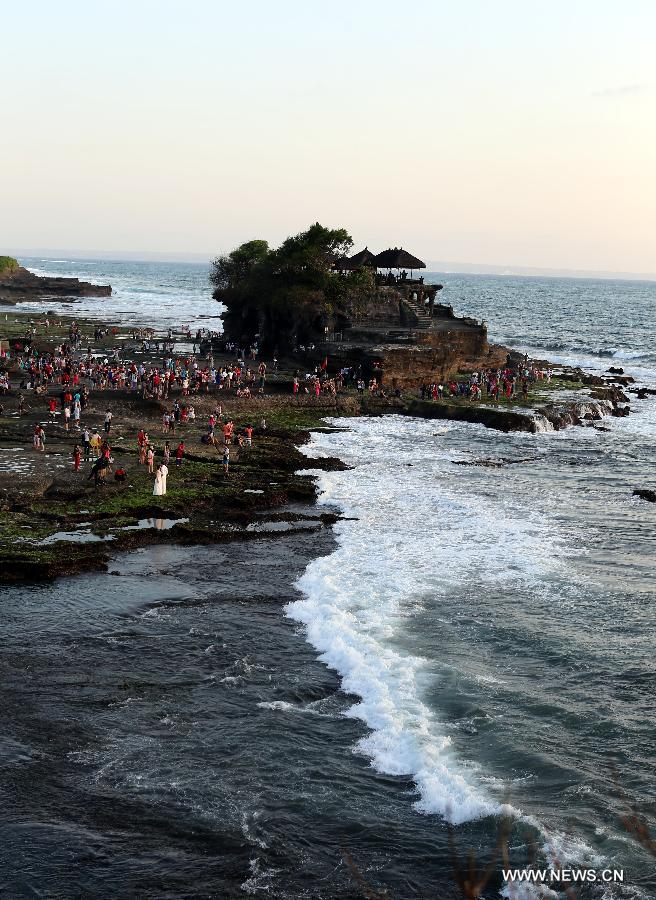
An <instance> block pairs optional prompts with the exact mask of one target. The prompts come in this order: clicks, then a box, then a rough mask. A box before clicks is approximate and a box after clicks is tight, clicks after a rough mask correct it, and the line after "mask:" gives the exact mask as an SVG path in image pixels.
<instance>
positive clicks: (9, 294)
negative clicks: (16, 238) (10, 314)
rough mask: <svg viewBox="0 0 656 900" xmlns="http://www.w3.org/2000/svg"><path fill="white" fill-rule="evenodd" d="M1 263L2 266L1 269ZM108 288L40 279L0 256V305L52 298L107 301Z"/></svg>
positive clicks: (110, 291) (56, 279) (100, 285)
mask: <svg viewBox="0 0 656 900" xmlns="http://www.w3.org/2000/svg"><path fill="white" fill-rule="evenodd" d="M3 263H4V265H3ZM111 293H112V288H111V285H109V284H91V283H90V282H88V281H80V280H79V279H78V278H57V277H41V276H39V275H33V274H32V272H28V270H27V269H24V268H23V266H20V265H19V264H18V263H17V262H16V260H15V259H11V257H8V256H0V302H2V303H20V302H21V301H23V300H47V299H50V298H52V297H109V296H110V295H111Z"/></svg>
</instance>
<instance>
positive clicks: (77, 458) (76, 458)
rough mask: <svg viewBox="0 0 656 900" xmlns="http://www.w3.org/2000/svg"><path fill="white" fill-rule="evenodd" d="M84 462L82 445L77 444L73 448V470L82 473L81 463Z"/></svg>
mask: <svg viewBox="0 0 656 900" xmlns="http://www.w3.org/2000/svg"><path fill="white" fill-rule="evenodd" d="M81 462H82V450H81V449H80V445H79V444H76V445H75V447H74V448H73V469H74V470H75V471H76V472H79V471H80V463H81Z"/></svg>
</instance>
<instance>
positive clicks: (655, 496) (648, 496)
mask: <svg viewBox="0 0 656 900" xmlns="http://www.w3.org/2000/svg"><path fill="white" fill-rule="evenodd" d="M633 496H634V497H640V499H641V500H646V501H647V502H648V503H656V491H650V490H649V488H636V489H635V491H634V492H633Z"/></svg>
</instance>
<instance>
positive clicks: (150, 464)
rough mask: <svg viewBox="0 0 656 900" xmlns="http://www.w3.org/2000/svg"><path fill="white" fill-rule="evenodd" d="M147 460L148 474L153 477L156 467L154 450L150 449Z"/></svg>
mask: <svg viewBox="0 0 656 900" xmlns="http://www.w3.org/2000/svg"><path fill="white" fill-rule="evenodd" d="M147 459H148V472H149V474H150V475H152V474H153V467H154V465H155V451H154V450H153V448H152V447H149V448H148V453H147Z"/></svg>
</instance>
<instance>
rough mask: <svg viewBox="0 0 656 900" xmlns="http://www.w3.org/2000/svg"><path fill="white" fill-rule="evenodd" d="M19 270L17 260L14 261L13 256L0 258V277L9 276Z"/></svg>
mask: <svg viewBox="0 0 656 900" xmlns="http://www.w3.org/2000/svg"><path fill="white" fill-rule="evenodd" d="M18 269H20V265H19V263H18V260H17V259H14V258H13V256H0V276H2V275H11V274H12V273H13V272H16V271H18Z"/></svg>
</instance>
